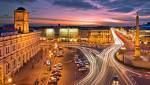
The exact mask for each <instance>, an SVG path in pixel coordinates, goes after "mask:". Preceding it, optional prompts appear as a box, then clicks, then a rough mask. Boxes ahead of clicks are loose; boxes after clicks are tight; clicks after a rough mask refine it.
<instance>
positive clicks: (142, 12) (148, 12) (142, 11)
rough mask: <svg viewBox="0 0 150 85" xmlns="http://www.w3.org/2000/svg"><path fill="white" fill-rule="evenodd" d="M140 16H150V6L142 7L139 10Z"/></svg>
mask: <svg viewBox="0 0 150 85" xmlns="http://www.w3.org/2000/svg"><path fill="white" fill-rule="evenodd" d="M138 12H139V14H140V16H148V15H150V8H144V9H140V10H138Z"/></svg>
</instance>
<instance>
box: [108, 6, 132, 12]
mask: <svg viewBox="0 0 150 85" xmlns="http://www.w3.org/2000/svg"><path fill="white" fill-rule="evenodd" d="M132 10H134V8H132V7H118V8H115V9H109V10H108V11H110V12H124V13H127V12H131V11H132Z"/></svg>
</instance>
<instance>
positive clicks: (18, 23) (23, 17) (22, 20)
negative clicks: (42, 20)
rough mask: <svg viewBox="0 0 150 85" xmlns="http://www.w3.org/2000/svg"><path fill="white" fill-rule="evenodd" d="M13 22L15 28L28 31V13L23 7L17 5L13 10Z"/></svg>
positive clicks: (24, 31)
mask: <svg viewBox="0 0 150 85" xmlns="http://www.w3.org/2000/svg"><path fill="white" fill-rule="evenodd" d="M14 24H15V29H16V30H19V31H21V32H22V33H28V32H29V13H28V11H27V10H26V9H25V8H23V7H19V8H17V9H16V10H15V11H14Z"/></svg>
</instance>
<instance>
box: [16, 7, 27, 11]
mask: <svg viewBox="0 0 150 85" xmlns="http://www.w3.org/2000/svg"><path fill="white" fill-rule="evenodd" d="M16 10H21V11H24V10H26V9H25V8H23V7H19V8H17V9H16Z"/></svg>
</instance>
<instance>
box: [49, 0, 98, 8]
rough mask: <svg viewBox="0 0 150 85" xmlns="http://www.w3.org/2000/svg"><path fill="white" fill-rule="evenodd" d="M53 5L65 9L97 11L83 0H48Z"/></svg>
mask: <svg viewBox="0 0 150 85" xmlns="http://www.w3.org/2000/svg"><path fill="white" fill-rule="evenodd" d="M50 1H51V2H52V4H53V5H57V6H61V7H66V8H75V9H82V10H88V9H98V7H96V6H94V5H92V4H90V3H88V2H85V1H84V0H53V1H52V0H50Z"/></svg>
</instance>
